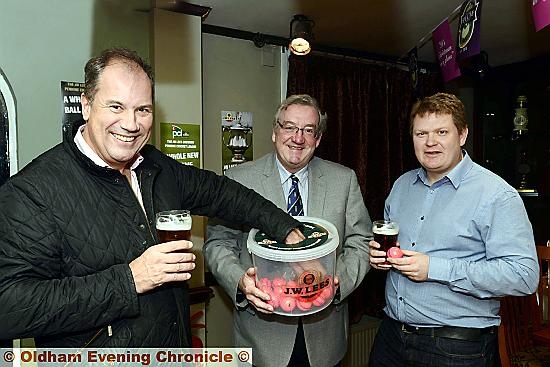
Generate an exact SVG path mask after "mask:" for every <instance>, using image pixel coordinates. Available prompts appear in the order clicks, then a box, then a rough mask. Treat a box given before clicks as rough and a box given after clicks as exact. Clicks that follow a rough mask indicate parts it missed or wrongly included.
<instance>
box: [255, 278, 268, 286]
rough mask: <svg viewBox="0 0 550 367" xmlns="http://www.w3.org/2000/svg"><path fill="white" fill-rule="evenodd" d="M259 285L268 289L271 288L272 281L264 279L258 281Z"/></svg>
mask: <svg viewBox="0 0 550 367" xmlns="http://www.w3.org/2000/svg"><path fill="white" fill-rule="evenodd" d="M258 284H260V285H263V286H266V287H271V280H269V278H262V279H260V280H259V281H258ZM258 288H260V287H258Z"/></svg>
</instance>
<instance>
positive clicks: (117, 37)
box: [0, 0, 149, 168]
mask: <svg viewBox="0 0 550 367" xmlns="http://www.w3.org/2000/svg"><path fill="white" fill-rule="evenodd" d="M126 3H130V4H126ZM135 5H136V3H135V2H126V1H109V0H47V1H46V0H40V1H21V0H2V4H1V11H0V68H1V69H2V70H3V71H4V73H5V75H6V77H7V78H8V80H9V82H10V84H11V86H12V88H13V90H14V93H15V98H16V100H17V114H18V122H17V133H18V139H17V140H18V153H19V159H18V162H19V168H22V167H23V166H24V165H26V164H27V163H29V162H30V161H31V160H32V159H33V158H34V157H36V156H37V155H39V154H40V153H42V152H44V151H45V150H47V149H49V148H51V147H52V146H54V145H55V144H57V143H59V142H60V141H61V90H60V81H61V80H67V81H83V80H84V72H83V69H84V64H85V63H86V61H87V60H88V59H89V58H90V57H91V56H92V55H93V54H95V53H97V52H98V51H99V50H101V49H103V48H106V47H109V46H113V45H118V46H126V47H129V48H133V49H135V50H136V51H138V52H139V53H140V54H141V55H142V56H145V57H147V56H148V54H149V14H148V13H144V12H139V11H135V10H133V6H135Z"/></svg>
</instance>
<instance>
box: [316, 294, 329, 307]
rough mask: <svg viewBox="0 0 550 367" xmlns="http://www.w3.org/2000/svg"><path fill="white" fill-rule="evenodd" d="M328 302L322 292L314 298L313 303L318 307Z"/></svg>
mask: <svg viewBox="0 0 550 367" xmlns="http://www.w3.org/2000/svg"><path fill="white" fill-rule="evenodd" d="M326 302H327V300H326V299H325V298H324V297H323V295H322V294H320V295H318V296H317V297H316V298H315V299H314V300H313V305H314V306H317V307H321V306H323V305H324V304H325V303H326Z"/></svg>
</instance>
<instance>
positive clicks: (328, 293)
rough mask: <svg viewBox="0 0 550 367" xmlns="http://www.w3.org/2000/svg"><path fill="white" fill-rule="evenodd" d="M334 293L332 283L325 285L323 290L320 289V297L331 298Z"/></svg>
mask: <svg viewBox="0 0 550 367" xmlns="http://www.w3.org/2000/svg"><path fill="white" fill-rule="evenodd" d="M333 294H334V292H333V290H332V284H329V285H327V286H326V287H325V288H323V290H322V291H321V295H320V296H321V297H323V298H324V299H332V295H333Z"/></svg>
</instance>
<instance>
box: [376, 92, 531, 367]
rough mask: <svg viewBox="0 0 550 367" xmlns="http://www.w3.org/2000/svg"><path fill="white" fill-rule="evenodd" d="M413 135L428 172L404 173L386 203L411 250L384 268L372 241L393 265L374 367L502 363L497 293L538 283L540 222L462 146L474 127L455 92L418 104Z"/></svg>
mask: <svg viewBox="0 0 550 367" xmlns="http://www.w3.org/2000/svg"><path fill="white" fill-rule="evenodd" d="M411 135H412V138H413V143H414V151H415V155H416V158H417V159H418V161H419V162H420V164H421V166H422V168H419V169H416V170H412V171H409V172H407V173H405V174H404V175H402V176H401V177H399V178H398V179H397V181H396V182H395V184H394V186H393V188H392V190H391V192H390V195H389V196H388V198H387V200H386V204H385V209H384V216H385V218H386V219H391V220H392V221H395V222H397V223H398V224H399V227H400V229H399V235H398V242H399V244H400V247H401V249H402V250H403V254H404V256H403V257H402V258H388V259H387V261H388V262H389V264H388V265H385V264H383V263H384V261H385V258H384V257H383V256H385V253H384V252H382V251H379V250H378V248H379V244H378V243H376V242H374V241H371V242H370V243H369V246H370V254H371V257H370V263H371V265H372V266H373V267H374V268H377V269H384V270H388V271H389V273H388V276H387V280H386V308H385V310H384V311H385V313H386V317H385V318H384V320H383V321H382V324H381V325H380V329H379V331H378V334H377V336H376V339H375V342H374V346H373V349H372V352H371V358H370V362H369V366H371V367H373V366H374V367H376V366H399V367H400V366H422V367H426V366H437V367H440V366H458V365H460V366H475V367H480V366H493V364H494V361H495V357H496V354H497V352H498V343H497V333H496V327H497V326H498V325H499V323H500V318H499V315H498V313H499V307H500V302H499V299H498V297H503V296H507V295H514V296H519V295H525V294H530V293H533V292H534V291H535V290H536V287H537V283H538V279H539V266H538V263H537V258H536V251H535V244H534V239H533V232H532V229H531V224H530V222H529V219H528V217H527V213H526V211H525V208H524V206H523V202H522V200H521V198H520V196H519V195H518V193H517V191H516V190H515V189H514V188H512V187H511V186H510V185H508V184H507V183H506V182H505V181H504V180H503V179H501V178H500V177H498V176H497V175H495V174H493V173H492V172H490V171H488V170H486V169H485V168H483V167H481V166H479V165H478V164H476V163H474V162H473V161H472V160H471V158H470V157H469V156H468V154H467V153H466V152H465V151H463V150H462V146H463V145H464V143H465V142H466V138H467V136H468V126H467V123H466V119H465V113H464V105H463V104H462V102H461V101H460V100H459V99H458V98H457V97H456V96H454V95H451V94H446V93H437V94H435V95H433V96H431V97H426V98H424V99H423V100H421V101H419V102H417V103H416V104H415V105H414V107H413V109H412V113H411Z"/></svg>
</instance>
